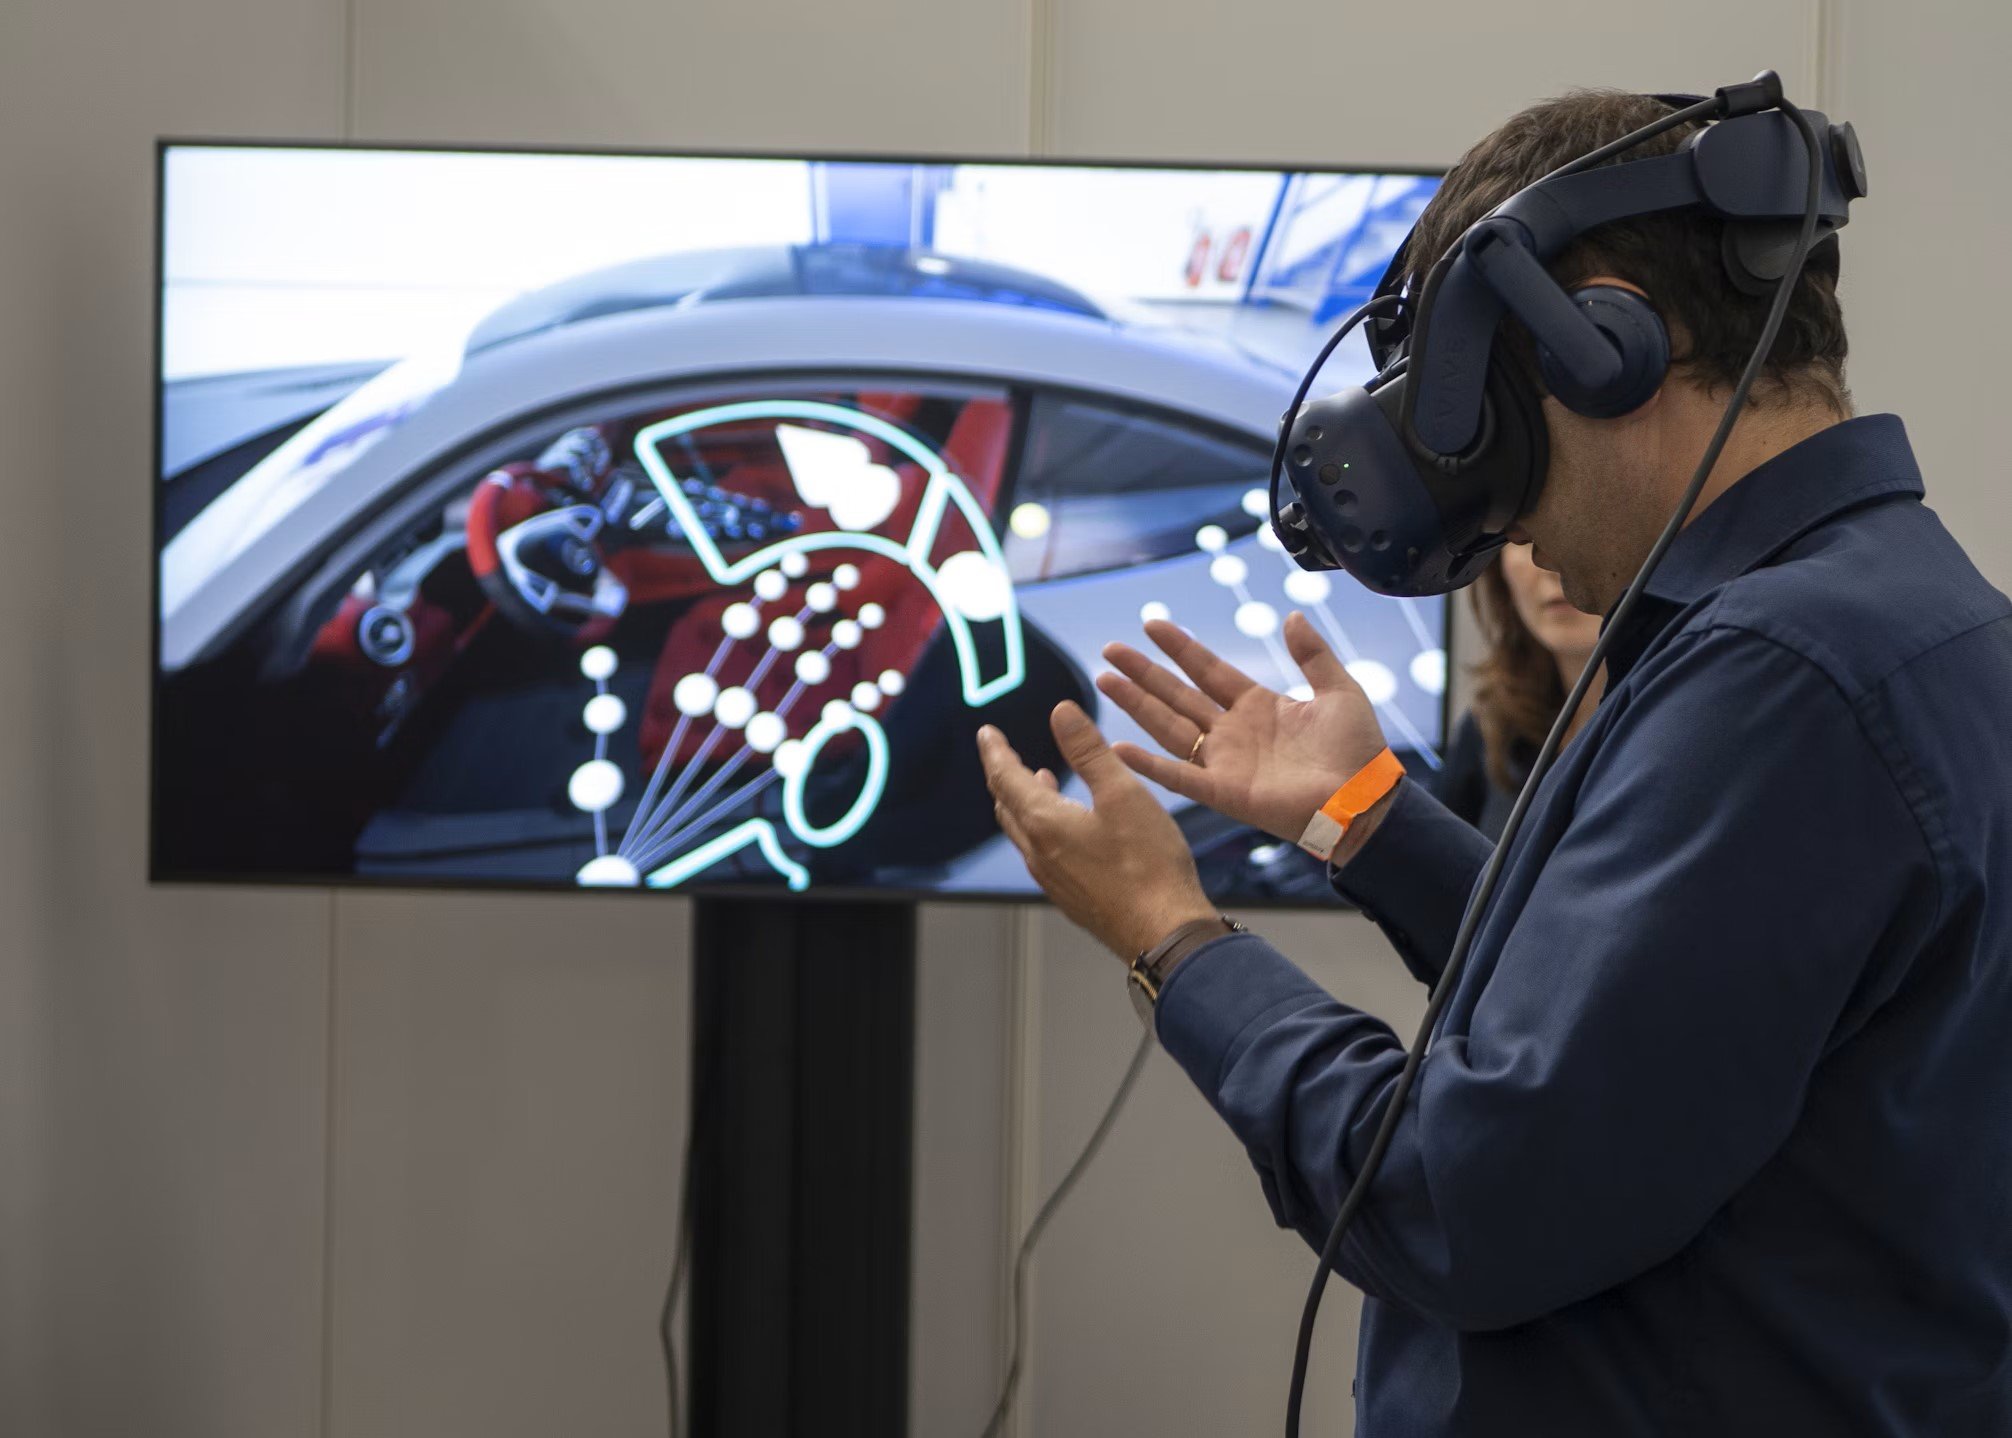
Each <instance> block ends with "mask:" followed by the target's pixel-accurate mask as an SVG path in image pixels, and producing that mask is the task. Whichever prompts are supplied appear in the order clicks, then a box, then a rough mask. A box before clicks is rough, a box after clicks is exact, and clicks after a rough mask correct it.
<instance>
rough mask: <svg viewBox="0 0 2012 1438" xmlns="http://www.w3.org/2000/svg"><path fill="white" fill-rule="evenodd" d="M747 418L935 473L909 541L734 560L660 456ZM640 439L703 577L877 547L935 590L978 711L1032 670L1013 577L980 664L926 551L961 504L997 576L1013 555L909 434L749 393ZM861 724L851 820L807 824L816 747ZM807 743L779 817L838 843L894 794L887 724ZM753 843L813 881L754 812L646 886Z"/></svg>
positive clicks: (780, 551) (834, 409) (793, 876)
mask: <svg viewBox="0 0 2012 1438" xmlns="http://www.w3.org/2000/svg"><path fill="white" fill-rule="evenodd" d="M747 419H775V420H786V419H801V420H818V421H822V422H824V423H826V424H832V425H837V426H839V427H840V428H843V429H851V430H857V431H859V432H861V433H863V434H868V435H871V436H873V437H874V438H875V439H878V440H881V441H882V442H883V443H885V444H887V445H889V446H890V447H891V448H893V449H895V450H896V451H898V452H899V453H901V454H903V455H906V456H907V457H908V458H909V459H910V460H912V461H914V462H915V463H916V464H917V465H919V466H920V467H921V469H922V470H923V472H924V473H925V474H927V475H928V476H929V478H928V480H927V482H926V485H925V488H924V489H923V492H922V500H921V503H920V505H919V506H918V507H917V510H916V515H915V522H914V524H913V525H912V526H911V527H910V529H909V532H908V542H907V544H905V545H899V544H896V543H894V541H892V540H890V539H886V538H883V537H882V536H880V535H878V534H868V533H863V532H860V531H855V530H843V531H833V532H830V533H825V534H806V535H802V536H799V537H795V538H790V539H783V540H779V541H777V542H776V543H774V544H771V545H768V546H766V547H765V548H762V549H758V550H755V551H753V552H752V553H750V554H746V555H743V556H742V557H741V558H740V559H739V560H738V561H729V560H728V559H727V557H726V555H725V554H724V553H722V552H721V550H720V547H719V545H718V543H717V542H716V541H715V540H714V539H713V537H712V535H710V534H708V533H707V532H706V528H705V526H704V524H702V523H701V522H700V520H699V515H698V510H697V508H696V507H695V506H694V505H693V504H692V502H691V500H690V499H689V498H688V497H687V496H686V494H685V492H684V490H683V488H682V487H681V486H680V484H679V481H678V476H677V475H676V474H675V473H673V472H672V470H671V467H670V466H669V465H668V464H666V463H665V462H664V458H663V455H662V453H661V452H660V450H659V448H658V446H659V445H660V444H661V443H662V442H663V441H664V440H669V439H675V438H677V437H678V436H679V435H681V434H689V433H691V432H692V431H694V430H699V429H705V428H707V427H708V426H711V425H715V424H728V423H732V422H733V421H736V420H747ZM634 447H635V454H636V459H637V461H638V462H639V463H640V464H641V465H642V466H643V470H644V472H645V473H646V474H648V475H649V477H650V482H651V483H652V484H653V485H655V486H656V489H657V493H658V494H659V495H660V496H661V497H662V498H663V501H664V504H665V506H666V507H667V508H668V509H669V511H670V514H671V518H672V519H673V520H674V521H675V522H676V523H677V525H678V528H679V529H680V530H681V531H682V532H683V534H684V537H685V540H686V542H687V543H689V544H690V545H691V547H692V552H693V553H694V554H695V555H697V556H698V559H699V562H700V563H701V564H703V565H704V566H705V569H706V573H707V574H708V575H710V576H711V577H712V579H713V580H714V581H715V582H716V583H718V584H720V585H722V586H729V585H737V584H740V583H743V582H745V581H747V580H749V579H751V578H753V577H754V576H755V575H756V574H759V573H760V572H761V571H762V570H764V569H766V568H767V567H768V566H770V565H771V564H775V563H777V562H779V561H780V560H781V559H782V558H783V557H784V556H786V555H789V554H808V553H811V552H814V551H816V550H821V549H861V550H865V551H867V552H868V553H871V554H878V555H882V556H884V557H885V558H888V559H892V560H893V561H894V562H895V563H897V564H899V565H901V566H902V567H903V568H905V569H907V570H908V571H909V573H911V574H913V575H914V576H915V577H916V578H917V579H918V580H920V581H921V582H922V584H923V586H924V587H925V588H926V589H928V591H929V597H930V598H931V599H933V600H935V602H936V608H937V610H938V612H939V613H941V614H942V615H943V620H944V623H945V625H946V626H948V628H949V630H950V640H951V644H952V645H953V646H954V647H955V649H956V651H957V668H958V677H959V680H960V683H961V685H962V687H963V691H964V702H965V703H966V704H968V705H970V706H971V707H973V708H977V707H979V706H980V705H984V704H988V703H990V702H991V701H992V700H994V699H997V698H999V697H1000V696H1001V695H1003V694H1009V693H1011V692H1012V691H1013V690H1015V689H1017V688H1019V687H1020V685H1021V684H1022V683H1023V682H1025V680H1026V677H1027V670H1026V647H1025V639H1024V636H1023V635H1022V633H1021V629H1020V603H1019V599H1018V597H1017V596H1016V595H1015V594H1014V592H1013V589H1012V585H1011V584H1010V583H1009V584H1008V585H1007V587H1006V607H1005V609H1004V610H1003V612H1001V614H1000V615H999V617H998V619H997V620H996V621H986V622H988V623H993V622H996V623H998V624H999V625H1001V626H1002V628H1003V630H1004V635H1005V651H1006V652H1005V667H1004V669H1003V671H1002V672H1001V673H1000V674H999V675H997V676H996V677H994V678H991V679H985V678H983V677H982V674H981V670H980V664H979V656H978V650H977V645H976V642H975V640H974V639H973V636H972V630H971V621H970V619H969V618H968V617H967V616H966V615H964V614H963V613H962V612H961V611H960V610H959V609H958V608H957V606H956V605H955V604H954V603H952V602H951V600H950V597H949V596H948V595H947V594H946V593H945V592H944V589H943V586H942V581H941V578H940V576H939V574H938V571H937V569H936V566H935V565H933V564H932V563H930V560H929V553H930V550H931V549H933V548H934V547H935V545H936V541H937V537H938V533H939V531H940V529H941V527H942V524H943V517H944V513H945V511H946V509H947V507H948V506H950V505H952V504H954V505H956V506H957V508H958V510H959V512H960V513H962V514H963V516H964V519H965V522H966V523H967V524H968V525H969V526H970V529H971V533H972V535H973V537H974V538H975V539H976V541H977V544H978V550H979V552H980V553H981V554H983V555H984V556H985V558H986V559H987V560H988V561H989V562H990V563H991V564H993V565H994V566H996V567H997V569H998V570H999V572H1000V573H1001V574H1004V573H1006V556H1005V554H1004V553H1003V552H1002V551H1001V549H1000V547H999V540H998V537H997V536H996V535H995V534H994V533H993V532H992V524H991V519H990V517H989V516H988V515H987V514H986V513H985V510H984V508H983V506H981V505H980V504H979V503H978V501H977V499H976V498H975V497H974V496H973V495H972V493H971V491H970V490H969V489H968V488H966V487H965V484H964V482H963V481H962V480H961V479H959V478H958V477H957V476H956V475H954V474H952V473H951V472H950V470H949V468H948V467H947V466H946V465H945V464H944V463H943V460H942V458H941V457H940V456H938V455H937V454H936V453H934V452H933V451H932V450H930V449H928V448H927V447H925V446H924V445H923V444H922V443H921V442H920V441H918V440H917V439H916V438H915V437H914V436H913V435H910V434H908V433H907V432H906V431H904V430H901V429H898V428H896V427H895V426H894V425H891V424H888V423H887V422H886V421H884V420H881V419H879V418H876V417H875V416H873V415H870V414H862V413H861V412H860V411H858V410H853V409H847V408H845V407H844V406H843V405H836V404H827V403H824V402H822V401H819V400H789V399H772V400H747V401H742V402H740V403H737V404H723V405H714V406H712V407H710V408H708V409H701V410H695V411H693V412H692V413H690V414H684V415H677V416H674V417H673V418H671V419H667V420H660V421H658V422H657V423H656V424H653V425H648V426H646V427H645V428H644V429H642V430H641V431H640V432H638V433H637V435H636V439H635V446H634ZM854 728H856V729H858V730H859V732H860V733H861V734H862V735H863V736H864V737H865V739H866V746H867V773H866V781H865V783H864V784H862V785H861V787H860V792H859V797H858V798H857V799H856V800H854V801H853V805H852V807H851V808H850V809H848V810H847V811H846V813H845V816H844V817H843V818H841V819H839V820H838V821H837V822H836V823H833V824H829V825H826V826H824V827H822V828H819V827H817V826H815V825H813V824H812V823H811V822H810V819H809V816H808V815H807V814H806V813H805V812H804V806H803V783H804V779H805V777H806V776H807V775H808V774H809V772H810V769H811V767H812V764H813V763H814V762H815V760H816V758H817V755H818V752H819V751H820V750H822V749H823V747H824V746H825V744H826V743H827V742H829V741H830V739H831V738H832V736H833V735H835V734H839V733H842V732H844V731H845V730H847V729H854ZM804 743H805V745H806V752H805V755H804V763H803V766H802V767H801V768H800V769H798V770H797V771H796V772H795V773H794V774H792V775H789V776H786V777H785V778H784V780H783V817H784V819H785V820H786V821H787V822H788V824H789V827H790V831H791V832H792V833H793V834H795V835H796V837H797V838H799V839H801V840H802V841H803V842H804V843H806V844H809V845H811V846H812V847H813V848H821V849H828V848H833V847H835V846H837V845H839V844H842V843H844V842H845V841H846V840H847V839H849V838H851V837H852V836H853V835H854V834H856V833H858V832H859V830H860V828H861V826H862V825H864V824H865V823H866V821H867V819H868V818H869V817H870V816H871V815H872V813H873V811H874V809H876V808H877V807H879V804H880V800H881V797H882V796H883V795H884V794H885V793H886V789H887V774H888V768H889V760H888V746H887V732H886V730H884V729H883V728H881V726H880V725H879V724H878V723H877V722H876V721H874V720H873V719H870V718H868V717H867V716H866V715H864V714H859V713H855V714H854V715H853V716H852V717H851V719H850V721H849V722H846V723H842V724H840V723H833V722H831V721H830V720H828V719H825V718H823V717H820V718H819V720H818V722H817V723H816V724H815V725H813V726H812V727H811V729H810V731H809V733H807V734H806V735H805V736H804ZM749 844H755V845H757V846H758V847H759V848H760V849H761V852H762V857H763V858H765V859H767V860H768V862H769V863H770V864H771V865H773V866H774V868H775V869H776V871H777V872H778V873H780V874H781V875H782V876H783V878H784V879H785V880H786V881H787V882H788V884H789V886H790V888H792V889H803V888H805V887H806V886H807V885H808V884H809V883H810V874H809V871H808V870H806V869H805V868H804V867H803V866H802V865H801V864H798V863H797V862H796V861H795V860H793V859H791V858H790V857H789V856H788V854H786V853H784V852H783V848H782V844H781V841H780V838H779V836H778V835H777V834H776V831H775V825H774V824H773V823H771V822H770V821H769V820H767V819H749V820H747V821H746V822H745V823H742V824H738V825H736V826H735V827H733V828H732V829H729V830H727V832H726V833H724V834H721V835H719V836H718V837H716V838H713V839H710V840H708V841H707V842H705V843H704V844H701V845H699V846H698V847H697V848H694V849H692V850H690V851H689V852H687V853H684V854H681V855H679V856H678V857H677V858H676V859H674V860H672V861H671V862H670V863H668V864H665V865H664V866H663V867H661V868H659V869H657V870H656V871H654V872H653V873H651V874H650V876H649V877H648V879H647V880H646V882H647V883H648V884H649V885H650V887H651V888H656V889H668V888H673V887H675V886H676V885H678V884H681V883H683V882H684V881H685V880H686V879H688V878H690V877H691V876H692V875H694V874H696V873H699V872H700V871H702V870H704V869H706V868H709V867H711V866H712V865H714V864H716V863H718V862H719V861H720V860H722V859H724V858H726V857H727V856H728V855H730V854H735V853H738V852H739V851H740V850H742V849H744V848H746V847H747V846H748V845H749Z"/></svg>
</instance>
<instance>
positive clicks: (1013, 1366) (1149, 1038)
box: [983, 1029, 1153, 1438]
mask: <svg viewBox="0 0 2012 1438" xmlns="http://www.w3.org/2000/svg"><path fill="white" fill-rule="evenodd" d="M1152 1051H1153V1031H1152V1030H1151V1029H1147V1030H1146V1032H1145V1033H1144V1034H1143V1035H1141V1036H1140V1038H1139V1046H1138V1048H1136V1049H1134V1050H1133V1051H1132V1061H1131V1062H1130V1063H1129V1064H1127V1065H1126V1066H1125V1076H1124V1077H1123V1078H1121V1079H1119V1080H1118V1091H1117V1092H1116V1093H1114V1094H1112V1095H1111V1101H1110V1103H1109V1104H1107V1105H1106V1106H1105V1108H1104V1116H1103V1117H1102V1118H1100V1119H1098V1120H1097V1126H1096V1128H1095V1129H1093V1130H1091V1132H1090V1138H1089V1141H1088V1142H1087V1143H1085V1144H1084V1145H1083V1151H1082V1152H1081V1153H1079V1154H1077V1155H1076V1161H1075V1162H1074V1163H1072V1164H1070V1165H1069V1171H1068V1172H1067V1173H1065V1174H1063V1175H1062V1181H1061V1182H1060V1183H1058V1184H1056V1185H1055V1191H1054V1192H1053V1193H1051V1194H1049V1195H1048V1201H1047V1202H1046V1203H1044V1204H1042V1205H1041V1211H1040V1212H1039V1213H1037V1214H1035V1215H1034V1221H1033V1222H1032V1223H1031V1224H1029V1225H1028V1226H1027V1236H1026V1237H1025V1238H1023V1239H1021V1240H1020V1252H1019V1254H1018V1256H1017V1257H1015V1258H1014V1260H1013V1346H1012V1348H1011V1349H1010V1350H1009V1356H1008V1358H1007V1361H1006V1378H1005V1381H1004V1382H1002V1383H1001V1384H1000V1388H999V1401H998V1402H997V1403H995V1404H993V1405H992V1417H991V1418H990V1419H988V1420H987V1421H986V1424H985V1433H984V1435H983V1438H997V1435H998V1434H999V1432H1000V1431H1001V1428H1002V1426H1003V1425H1004V1424H1005V1422H1006V1416H1007V1414H1009V1413H1011V1412H1012V1411H1013V1395H1014V1393H1015V1391H1016V1390H1017V1389H1018V1388H1019V1386H1020V1353H1021V1349H1022V1346H1023V1344H1024V1343H1025V1340H1026V1333H1025V1331H1024V1330H1025V1328H1026V1321H1027V1313H1026V1306H1025V1304H1026V1288H1027V1260H1028V1259H1030V1258H1032V1257H1033V1256H1034V1245H1035V1244H1037V1243H1039V1242H1040V1241H1041V1230H1042V1229H1044V1228H1046V1227H1047V1226H1048V1220H1049V1219H1051V1218H1053V1217H1054V1216H1055V1211H1056V1210H1057V1209H1058V1208H1060V1207H1061V1206H1062V1200H1063V1199H1065V1198H1067V1197H1068V1196H1069V1190H1071V1189H1072V1188H1074V1187H1075V1186H1076V1181H1077V1180H1078V1179H1080V1178H1081V1177H1082V1176H1083V1171H1084V1170H1085V1169H1087V1168H1088V1167H1089V1166H1090V1161H1091V1160H1092V1159H1093V1158H1095V1157H1096V1156H1097V1150H1098V1149H1100V1148H1102V1147H1103V1146H1104V1140H1105V1139H1106V1138H1107V1137H1109V1136H1110V1132H1111V1127H1112V1125H1114V1124H1115V1123H1117V1121H1118V1113H1119V1111H1120V1110H1122V1109H1123V1108H1124V1106H1125V1100H1126V1099H1128V1098H1130V1097H1131V1096H1132V1087H1133V1085H1135V1084H1136V1083H1138V1081H1139V1075H1140V1073H1142V1072H1143V1071H1144V1070H1145V1067H1146V1056H1147V1055H1148V1054H1150V1053H1151V1052H1152Z"/></svg>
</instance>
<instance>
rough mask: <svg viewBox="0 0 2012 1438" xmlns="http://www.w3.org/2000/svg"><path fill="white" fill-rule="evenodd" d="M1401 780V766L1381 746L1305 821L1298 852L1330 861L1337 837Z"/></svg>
mask: <svg viewBox="0 0 2012 1438" xmlns="http://www.w3.org/2000/svg"><path fill="white" fill-rule="evenodd" d="M1403 777H1404V765H1403V764H1401V763H1399V762H1398V758H1397V756H1396V755H1395V754H1393V753H1391V752H1390V749H1389V747H1388V746H1385V748H1384V749H1383V751H1382V752H1381V753H1379V754H1378V755H1377V756H1376V757H1375V758H1374V759H1371V760H1370V761H1369V762H1368V763H1367V764H1365V765H1363V766H1362V767H1361V768H1360V769H1358V770H1356V771H1355V773H1354V774H1353V775H1351V776H1350V777H1349V781H1348V782H1347V783H1346V784H1343V785H1342V786H1341V787H1340V788H1339V789H1337V790H1335V791H1334V794H1333V795H1332V797H1330V798H1329V799H1328V801H1327V802H1326V803H1325V804H1322V805H1321V806H1320V809H1319V811H1318V812H1317V813H1315V814H1314V816H1313V817H1312V818H1311V819H1309V820H1308V821H1307V825H1306V832H1305V833H1304V834H1301V835H1300V836H1299V846H1300V848H1302V849H1304V850H1306V851H1307V853H1309V854H1311V855H1313V856H1314V858H1316V859H1327V858H1329V857H1331V856H1332V855H1333V853H1334V847H1335V845H1337V844H1339V843H1340V842H1341V836H1342V835H1344V834H1346V833H1347V832H1348V826H1349V825H1350V824H1353V823H1354V822H1355V821H1356V820H1357V819H1359V818H1361V817H1362V816H1363V815H1364V814H1365V813H1367V812H1368V811H1369V810H1370V809H1372V808H1373V807H1375V805H1376V803H1377V801H1378V800H1379V799H1381V798H1382V797H1383V796H1384V795H1385V794H1388V793H1389V792H1390V791H1391V790H1392V789H1394V788H1396V787H1397V781H1398V780H1399V779H1402V778H1403Z"/></svg>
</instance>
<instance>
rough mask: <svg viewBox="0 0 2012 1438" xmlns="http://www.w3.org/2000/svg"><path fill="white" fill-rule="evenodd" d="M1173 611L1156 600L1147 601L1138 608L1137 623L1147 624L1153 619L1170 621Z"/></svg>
mask: <svg viewBox="0 0 2012 1438" xmlns="http://www.w3.org/2000/svg"><path fill="white" fill-rule="evenodd" d="M1173 617H1174V611H1173V610H1171V609H1169V608H1167V606H1166V605H1164V604H1162V603H1160V601H1159V600H1157V599H1148V600H1147V601H1146V602H1145V603H1144V604H1141V605H1140V606H1139V623H1141V624H1149V623H1151V622H1152V621H1153V620H1155V619H1172V618H1173Z"/></svg>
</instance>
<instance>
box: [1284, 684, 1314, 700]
mask: <svg viewBox="0 0 2012 1438" xmlns="http://www.w3.org/2000/svg"><path fill="white" fill-rule="evenodd" d="M1285 692H1286V697H1287V698H1289V699H1297V700H1299V702H1300V703H1302V704H1310V703H1312V702H1313V686H1312V685H1311V684H1295V685H1293V686H1292V688H1290V689H1288V690H1286V691H1285Z"/></svg>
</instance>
